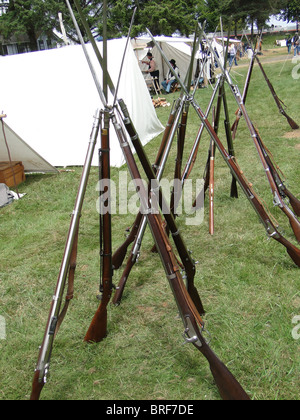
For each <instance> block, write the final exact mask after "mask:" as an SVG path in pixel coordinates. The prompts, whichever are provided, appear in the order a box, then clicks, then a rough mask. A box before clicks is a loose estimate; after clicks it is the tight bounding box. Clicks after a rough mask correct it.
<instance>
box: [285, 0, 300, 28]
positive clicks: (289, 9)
mask: <svg viewBox="0 0 300 420" xmlns="http://www.w3.org/2000/svg"><path fill="white" fill-rule="evenodd" d="M284 3H285V4H284V7H283V9H282V12H281V17H282V19H284V20H287V21H288V22H297V24H298V22H299V20H300V3H299V0H289V1H286V2H284ZM297 30H298V27H297Z"/></svg>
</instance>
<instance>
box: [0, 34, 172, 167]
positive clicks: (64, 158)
mask: <svg viewBox="0 0 300 420" xmlns="http://www.w3.org/2000/svg"><path fill="white" fill-rule="evenodd" d="M125 42H126V40H124V39H120V40H112V41H108V69H109V72H110V75H111V78H112V80H113V82H114V84H115V85H117V79H118V75H119V70H120V65H121V60H122V56H123V51H124V47H125ZM98 46H99V49H100V51H101V52H102V43H98ZM87 49H88V51H89V53H90V57H91V58H92V61H93V64H94V67H95V69H96V71H97V75H98V78H99V81H100V82H101V84H102V71H101V68H100V65H99V63H98V61H97V59H96V57H95V55H94V53H93V50H92V47H91V45H90V44H88V45H87ZM0 80H1V104H0V106H1V110H3V112H4V113H5V114H7V119H6V122H7V124H8V125H9V126H10V127H12V129H13V130H14V131H15V132H16V133H18V135H19V136H20V137H21V138H22V139H23V140H24V141H26V143H27V144H28V145H29V146H30V147H31V148H32V149H34V150H35V151H36V152H37V153H38V154H40V155H41V156H43V157H44V159H47V161H48V162H50V164H51V165H53V166H56V167H59V166H76V165H79V166H81V165H83V163H84V160H85V156H86V151H87V147H88V141H89V138H90V134H91V129H92V126H93V122H94V115H95V112H96V110H97V109H102V108H103V106H102V104H101V102H100V98H99V95H98V92H97V89H96V87H95V84H94V80H93V77H92V75H91V72H90V69H89V66H88V64H87V62H86V59H85V56H84V53H83V50H82V47H81V46H80V45H76V46H68V47H64V48H60V49H54V50H47V51H39V52H34V53H27V54H22V55H14V56H9V57H0ZM118 96H119V98H122V99H124V101H125V103H126V104H127V106H128V109H129V113H130V115H131V118H132V120H133V123H134V124H135V127H136V129H137V132H138V134H139V136H140V138H141V141H142V143H143V144H146V143H147V142H149V141H150V140H152V139H153V138H154V137H156V136H157V135H159V134H160V133H161V132H162V131H163V129H164V127H163V126H162V124H161V123H160V122H159V120H158V118H157V115H156V112H155V109H154V107H153V104H152V101H151V98H150V96H149V93H148V90H147V88H146V85H145V82H144V79H143V76H142V75H141V73H140V71H139V67H138V63H137V60H136V57H135V55H134V52H133V50H132V48H131V46H130V45H129V48H128V50H127V54H126V59H125V63H124V68H123V73H122V78H121V83H120V89H119V95H118ZM108 102H109V104H112V102H113V100H112V97H111V96H110V97H109V100H108ZM96 155H97V153H95V156H94V161H93V165H97V156H96ZM123 163H124V159H123V155H122V151H121V148H120V146H119V143H118V141H117V138H116V136H115V134H114V130H113V129H112V130H111V164H112V166H116V167H120V166H121V165H122V164H123Z"/></svg>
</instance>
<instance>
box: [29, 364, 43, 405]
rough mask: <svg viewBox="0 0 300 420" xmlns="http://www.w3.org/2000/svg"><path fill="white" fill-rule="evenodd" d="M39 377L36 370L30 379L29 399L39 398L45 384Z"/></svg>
mask: <svg viewBox="0 0 300 420" xmlns="http://www.w3.org/2000/svg"><path fill="white" fill-rule="evenodd" d="M39 377H40V371H39V370H36V371H35V374H34V377H33V381H32V389H31V395H30V400H31V401H38V400H39V399H40V395H41V392H42V389H43V387H44V385H45V382H44V381H43V380H42V381H40V380H39Z"/></svg>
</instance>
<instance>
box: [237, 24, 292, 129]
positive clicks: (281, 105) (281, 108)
mask: <svg viewBox="0 0 300 420" xmlns="http://www.w3.org/2000/svg"><path fill="white" fill-rule="evenodd" d="M244 35H245V37H246V38H247V40H248V42H249V39H248V37H247V34H246V33H245V32H244ZM261 37H262V32H261V35H260V38H261ZM249 45H250V48H251V49H252V53H253V60H256V61H257V63H258V65H259V68H260V70H261V72H262V74H263V76H264V79H265V81H266V82H267V85H268V87H269V89H270V91H271V93H272V96H273V98H274V100H275V103H276V105H277V107H278V109H279V112H280V113H281V114H282V115H283V116H284V117H285V118H286V119H287V121H288V123H289V125H290V126H291V128H292V129H293V130H298V129H299V125H298V124H297V123H296V122H295V121H294V120H293V119H292V118H291V117H290V116H289V115H288V114H287V113H286V111H285V110H284V107H285V108H286V105H285V104H284V102H283V101H282V100H281V99H279V97H278V95H277V93H276V91H275V89H274V86H273V84H272V83H271V81H270V79H269V78H268V76H267V73H266V72H265V70H264V68H263V65H262V64H261V61H260V59H259V58H258V54H257V51H254V49H253V45H252V44H251V42H249Z"/></svg>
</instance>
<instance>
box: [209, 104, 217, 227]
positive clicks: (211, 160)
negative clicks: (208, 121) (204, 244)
mask: <svg viewBox="0 0 300 420" xmlns="http://www.w3.org/2000/svg"><path fill="white" fill-rule="evenodd" d="M212 126H213V128H214V130H215V131H216V114H215V109H214V110H213V124H212ZM215 149H216V146H215V143H214V141H213V140H212V139H211V141H210V156H209V233H210V234H211V235H213V234H214V230H215V223H214V196H215Z"/></svg>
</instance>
